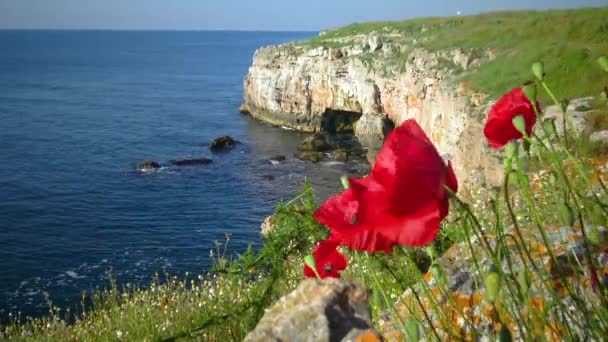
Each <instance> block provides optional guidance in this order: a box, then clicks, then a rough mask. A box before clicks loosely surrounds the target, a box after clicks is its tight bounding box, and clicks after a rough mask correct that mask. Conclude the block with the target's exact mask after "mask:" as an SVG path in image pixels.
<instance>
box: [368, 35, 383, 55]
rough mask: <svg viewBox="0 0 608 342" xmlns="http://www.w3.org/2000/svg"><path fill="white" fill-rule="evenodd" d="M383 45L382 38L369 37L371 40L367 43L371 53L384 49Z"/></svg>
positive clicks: (376, 36)
mask: <svg viewBox="0 0 608 342" xmlns="http://www.w3.org/2000/svg"><path fill="white" fill-rule="evenodd" d="M382 44H383V42H382V37H380V36H378V35H373V36H371V37H369V40H368V41H367V45H369V50H370V51H371V52H374V51H378V50H380V49H382Z"/></svg>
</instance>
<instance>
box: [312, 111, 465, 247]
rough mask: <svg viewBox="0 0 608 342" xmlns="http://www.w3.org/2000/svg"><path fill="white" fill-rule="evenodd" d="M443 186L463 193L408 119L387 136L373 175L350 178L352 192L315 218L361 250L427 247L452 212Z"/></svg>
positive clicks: (326, 205)
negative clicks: (449, 209)
mask: <svg viewBox="0 0 608 342" xmlns="http://www.w3.org/2000/svg"><path fill="white" fill-rule="evenodd" d="M444 186H447V187H448V188H450V189H451V190H452V191H454V192H456V191H457V190H458V182H457V180H456V176H455V175H454V171H453V170H452V167H451V165H450V164H449V163H448V165H446V164H445V162H444V161H443V159H442V158H441V156H439V153H437V150H436V149H435V147H434V146H433V144H432V143H431V141H430V140H429V138H428V137H427V136H426V134H425V133H424V131H423V130H422V128H420V126H418V124H417V123H416V121H414V120H407V121H405V122H404V123H403V124H402V125H401V126H399V127H398V128H396V129H394V130H393V131H392V132H391V133H390V134H389V136H388V137H387V139H386V142H385V143H384V145H383V146H382V149H381V150H380V153H379V154H378V157H377V158H376V163H375V164H374V167H373V169H372V172H371V175H370V176H368V177H365V178H360V179H357V178H351V179H350V188H348V189H347V190H345V191H344V192H342V193H341V194H339V195H337V196H334V197H332V198H330V199H329V200H327V201H326V202H325V203H324V204H323V205H322V206H321V207H320V208H319V209H318V210H317V211H316V212H315V218H316V219H317V221H319V222H321V223H323V224H324V225H326V226H327V227H328V228H329V230H330V231H331V234H332V236H333V237H334V238H335V239H338V240H340V241H341V242H342V244H344V245H346V246H348V247H350V248H353V249H356V250H362V251H368V252H376V251H384V252H386V253H388V252H390V250H391V249H392V248H393V247H394V246H395V245H397V244H399V245H405V246H425V245H428V244H429V243H431V242H432V241H433V240H435V238H436V237H437V233H438V232H439V223H440V222H441V220H443V219H444V218H445V217H446V216H447V214H448V208H449V202H448V195H447V193H446V191H445V188H444Z"/></svg>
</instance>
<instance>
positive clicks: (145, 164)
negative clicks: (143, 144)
mask: <svg viewBox="0 0 608 342" xmlns="http://www.w3.org/2000/svg"><path fill="white" fill-rule="evenodd" d="M136 168H137V169H138V170H139V171H153V170H157V169H159V168H160V164H159V163H157V162H155V161H154V160H142V161H140V162H139V163H137V166H136Z"/></svg>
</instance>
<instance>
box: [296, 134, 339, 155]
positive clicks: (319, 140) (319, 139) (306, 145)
mask: <svg viewBox="0 0 608 342" xmlns="http://www.w3.org/2000/svg"><path fill="white" fill-rule="evenodd" d="M331 148H332V145H331V144H330V143H329V142H328V141H327V138H326V137H325V135H324V134H323V133H315V134H313V135H311V136H309V137H307V138H306V139H304V140H303V141H302V143H301V144H300V147H299V149H300V151H314V152H324V151H329V150H331Z"/></svg>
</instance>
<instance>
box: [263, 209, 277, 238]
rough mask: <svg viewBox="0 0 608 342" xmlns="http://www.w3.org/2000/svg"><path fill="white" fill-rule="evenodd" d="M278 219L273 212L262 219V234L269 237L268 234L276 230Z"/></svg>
mask: <svg viewBox="0 0 608 342" xmlns="http://www.w3.org/2000/svg"><path fill="white" fill-rule="evenodd" d="M276 220H277V217H276V215H274V214H273V215H270V216H268V217H266V218H265V219H264V221H262V225H261V226H260V234H262V236H263V237H265V238H266V237H268V234H270V232H271V231H273V230H274V227H275V223H276Z"/></svg>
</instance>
